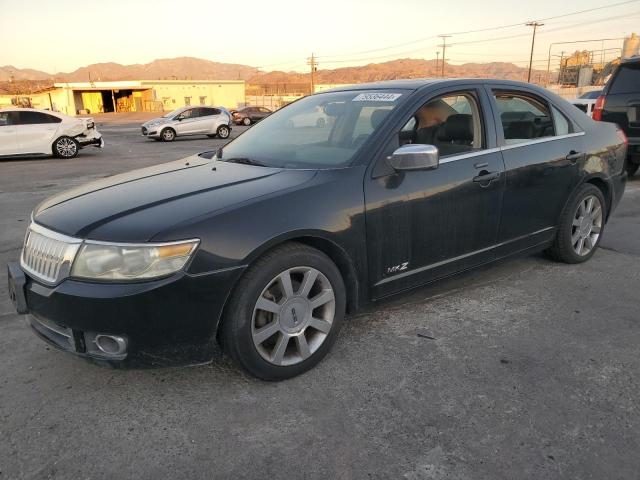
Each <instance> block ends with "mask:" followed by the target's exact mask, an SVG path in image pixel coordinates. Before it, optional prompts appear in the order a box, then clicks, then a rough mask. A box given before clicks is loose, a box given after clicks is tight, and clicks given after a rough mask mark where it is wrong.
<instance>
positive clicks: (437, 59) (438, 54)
mask: <svg viewBox="0 0 640 480" xmlns="http://www.w3.org/2000/svg"><path fill="white" fill-rule="evenodd" d="M439 65H440V50H438V51H437V52H436V77H437V76H438V66H439Z"/></svg>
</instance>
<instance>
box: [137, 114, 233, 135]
mask: <svg viewBox="0 0 640 480" xmlns="http://www.w3.org/2000/svg"><path fill="white" fill-rule="evenodd" d="M230 133H231V115H230V114H229V113H228V112H227V111H226V110H225V109H223V108H217V107H182V108H178V109H177V110H174V111H173V112H170V113H167V114H166V115H163V116H162V117H160V118H154V119H153V120H149V121H148V122H145V123H143V124H142V135H144V136H145V137H149V138H153V139H154V140H162V141H164V142H171V141H173V140H174V139H175V138H176V137H181V136H183V135H206V136H208V137H210V138H213V137H218V138H228V137H229V134H230Z"/></svg>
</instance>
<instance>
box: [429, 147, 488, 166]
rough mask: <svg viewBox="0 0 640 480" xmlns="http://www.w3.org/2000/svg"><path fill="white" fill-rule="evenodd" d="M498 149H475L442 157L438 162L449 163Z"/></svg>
mask: <svg viewBox="0 0 640 480" xmlns="http://www.w3.org/2000/svg"><path fill="white" fill-rule="evenodd" d="M499 151H500V148H498V147H496V148H487V149H485V150H476V151H475V152H469V153H461V154H460V155H451V156H449V157H444V158H442V159H441V160H440V162H439V163H441V164H442V163H450V162H455V161H458V160H464V159H465V158H472V157H478V156H480V155H488V154H490V153H497V152H499Z"/></svg>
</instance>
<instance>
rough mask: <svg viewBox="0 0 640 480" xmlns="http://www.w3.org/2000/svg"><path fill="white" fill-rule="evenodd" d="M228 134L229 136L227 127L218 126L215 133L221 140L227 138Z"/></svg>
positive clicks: (229, 132) (229, 131)
mask: <svg viewBox="0 0 640 480" xmlns="http://www.w3.org/2000/svg"><path fill="white" fill-rule="evenodd" d="M230 134H231V130H229V127H228V126H226V125H220V126H219V127H218V130H217V132H216V135H217V136H218V138H221V139H223V140H224V139H226V138H229V135H230Z"/></svg>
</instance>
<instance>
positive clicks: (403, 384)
mask: <svg viewBox="0 0 640 480" xmlns="http://www.w3.org/2000/svg"><path fill="white" fill-rule="evenodd" d="M99 129H100V130H101V132H102V133H103V135H104V138H105V142H106V147H105V149H104V150H102V151H100V150H98V149H94V148H88V149H85V150H83V151H82V152H81V154H80V156H79V157H77V158H75V159H73V160H57V159H40V160H29V161H3V162H0V264H2V265H4V264H6V263H7V262H8V261H15V260H16V259H17V258H18V255H19V252H20V248H21V242H22V239H23V235H24V231H25V229H26V227H27V224H28V221H29V214H30V212H31V210H32V209H33V208H34V207H35V205H36V204H37V203H38V202H40V201H41V200H42V199H44V198H45V197H47V196H49V195H52V194H54V193H56V192H58V191H61V190H64V189H67V188H69V187H72V186H75V185H78V184H81V183H85V182H87V181H91V180H94V179H97V178H100V177H103V176H107V175H112V174H114V173H119V172H123V171H126V170H130V169H134V168H138V167H144V166H148V165H152V164H156V163H161V162H165V161H171V160H175V159H178V158H181V157H185V156H187V155H189V154H192V153H196V152H198V151H203V150H209V149H212V148H217V146H220V145H221V144H222V142H221V141H218V140H215V139H213V140H212V139H209V138H207V137H196V138H190V139H178V140H176V141H175V142H173V143H170V144H166V143H160V142H154V141H149V140H146V139H144V138H142V137H141V136H140V134H139V129H138V125H137V124H117V123H109V124H104V125H100V124H99ZM240 130H241V128H235V129H234V132H233V134H232V136H234V135H237V133H238V132H239V131H240ZM639 236H640V177H636V178H635V179H633V180H631V181H630V182H629V185H628V188H627V192H626V193H625V196H624V198H623V200H622V203H621V205H620V206H619V208H618V210H617V212H616V213H615V215H614V216H613V218H612V219H611V221H610V223H609V224H608V226H607V229H606V230H605V234H604V239H603V243H602V248H601V249H600V250H599V251H598V252H597V253H596V255H595V256H594V258H593V259H592V260H591V261H589V262H587V263H586V264H583V265H577V266H568V265H563V264H557V263H553V262H551V261H549V260H547V259H546V258H545V257H543V256H541V255H540V256H532V257H526V258H521V259H517V260H513V261H510V262H505V263H501V264H498V265H495V266H491V267H488V268H484V269H481V270H477V271H474V272H472V273H469V274H466V275H463V276H460V277H457V278H455V279H451V280H447V281H444V282H441V283H439V284H437V285H434V286H431V287H428V288H422V289H419V290H417V291H414V292H412V293H410V294H407V295H403V296H401V297H397V298H395V299H393V300H392V301H387V302H385V303H383V304H381V305H378V306H377V308H376V309H374V310H372V311H371V312H368V313H365V314H362V315H359V316H357V317H355V318H351V319H349V320H348V321H347V322H346V324H345V328H344V329H343V331H342V333H341V337H340V339H339V340H338V342H337V343H336V345H335V347H334V349H333V351H332V353H330V354H329V356H328V357H327V359H326V360H325V361H323V362H322V363H321V364H320V365H319V366H318V367H316V368H315V369H313V370H312V371H310V372H309V373H307V374H305V375H303V376H301V377H297V378H295V379H293V380H289V381H286V382H282V383H275V384H274V383H265V382H261V381H258V380H255V379H252V378H250V377H247V376H245V375H244V374H242V373H240V372H239V371H238V370H236V369H235V368H234V367H233V366H232V365H231V364H230V362H229V361H228V359H226V358H224V357H222V356H220V355H217V356H216V357H215V358H214V360H213V362H212V363H208V364H205V365H198V366H192V367H181V368H177V367H171V368H155V369H152V368H147V369H142V368H141V369H133V370H112V369H108V368H105V367H100V366H96V365H93V364H90V363H87V362H85V361H82V360H80V359H77V358H74V357H72V356H70V355H68V354H64V353H61V352H58V351H55V350H53V349H52V348H50V347H48V346H46V345H45V344H44V343H43V342H42V341H40V340H39V339H37V338H36V337H35V336H34V335H33V334H32V333H31V332H30V331H29V329H28V328H27V326H26V324H25V319H24V318H23V317H21V316H18V315H16V314H15V312H14V310H13V307H12V305H11V303H10V302H9V299H8V297H7V287H6V282H4V281H2V282H0V480H2V479H14V478H36V479H39V478H60V479H71V478H82V479H99V478H114V477H117V478H139V479H147V478H148V479H151V478H153V479H158V478H198V479H200V478H202V479H204V478H207V479H211V478H216V479H217V478H221V479H227V478H239V479H253V478H260V479H271V478H274V479H275V478H336V479H338V478H339V479H360V478H364V479H378V478H380V479H395V478H406V479H410V480H414V479H445V478H446V479H469V480H471V479H474V480H476V479H487V480H496V479H581V480H582V479H603V478H608V479H637V478H638V475H639V472H640V455H639V454H638V452H640V400H639V398H640V375H639V374H640V355H639V353H640V347H639V345H640V305H639V303H640V295H638V289H639V288H640V242H639V241H638V238H639Z"/></svg>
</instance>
